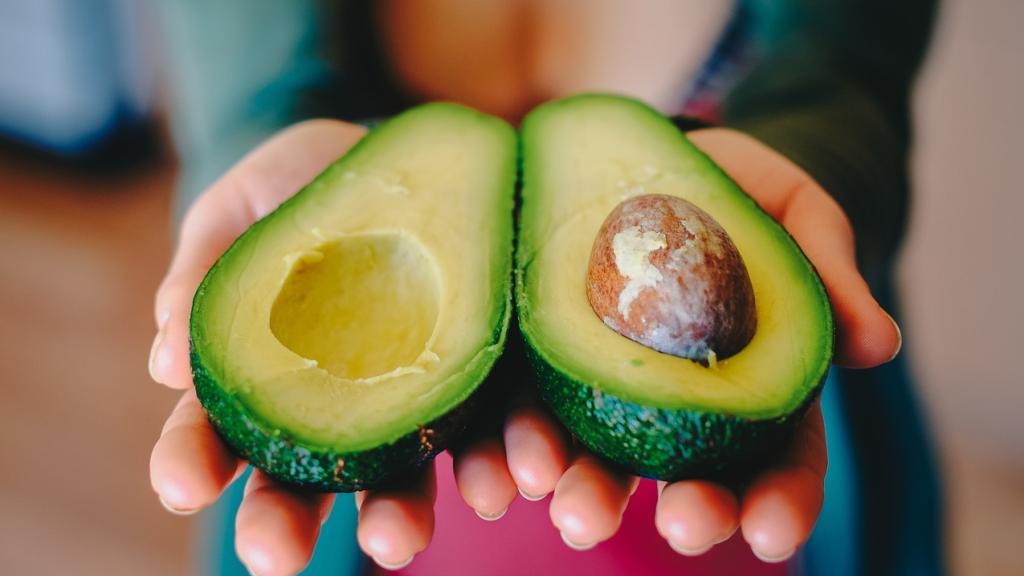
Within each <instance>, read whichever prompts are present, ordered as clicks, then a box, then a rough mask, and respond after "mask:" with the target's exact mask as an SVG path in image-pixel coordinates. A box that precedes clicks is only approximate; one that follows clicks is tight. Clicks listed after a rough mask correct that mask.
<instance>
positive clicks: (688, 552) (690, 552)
mask: <svg viewBox="0 0 1024 576" xmlns="http://www.w3.org/2000/svg"><path fill="white" fill-rule="evenodd" d="M668 545H669V547H671V548H672V549H673V550H675V551H676V552H678V553H680V554H682V555H683V556H700V555H701V554H703V553H705V552H707V551H708V550H711V548H712V547H713V546H714V544H713V543H712V544H708V545H706V546H701V547H700V548H686V547H684V546H680V545H678V544H676V543H675V542H673V541H671V540H669V541H668Z"/></svg>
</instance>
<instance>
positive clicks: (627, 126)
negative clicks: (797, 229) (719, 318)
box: [516, 95, 833, 479]
mask: <svg viewBox="0 0 1024 576" xmlns="http://www.w3.org/2000/svg"><path fill="white" fill-rule="evenodd" d="M522 138H523V150H524V157H523V170H524V172H523V191H522V210H521V215H520V221H519V234H518V240H517V241H518V249H517V253H516V272H517V276H516V282H517V285H516V296H517V305H518V310H519V324H520V328H521V331H522V334H523V337H524V339H525V342H526V344H527V346H526V349H527V353H528V355H529V356H530V358H531V360H532V363H533V365H534V367H535V369H536V371H537V374H538V377H539V384H540V388H541V393H542V396H543V397H544V398H545V400H547V402H548V403H549V404H550V405H551V407H552V409H553V410H554V412H555V413H556V415H558V417H559V418H560V419H561V420H562V421H563V423H565V424H566V426H567V427H568V428H569V429H570V430H571V431H572V432H573V433H574V434H575V435H576V436H577V437H578V438H579V439H580V440H581V441H583V442H584V443H585V444H586V445H587V446H588V447H590V448H591V449H592V450H594V451H596V452H597V453H599V454H602V455H603V456H605V457H607V458H609V459H611V460H613V461H615V462H617V463H619V464H621V465H623V466H626V467H627V468H629V469H630V470H632V471H634V472H636V473H639V474H643V475H646V476H650V477H655V478H662V479H678V478H684V477H701V476H709V477H713V476H720V475H726V474H731V473H732V472H734V471H736V470H739V469H741V468H745V467H747V466H749V465H752V464H754V463H756V462H758V461H761V460H764V459H767V458H770V457H771V456H772V455H773V453H774V452H777V450H778V449H779V446H780V445H781V443H783V442H784V441H785V439H786V438H787V436H788V434H789V430H790V429H791V428H792V426H793V425H794V423H795V422H796V421H798V420H799V418H800V416H802V414H803V411H804V409H805V408H806V407H807V406H808V404H809V403H810V401H811V400H812V399H813V398H814V396H815V395H816V394H817V392H818V390H819V388H820V385H821V383H822V381H823V379H824V377H825V375H826V373H827V371H828V367H829V364H830V361H831V357H832V348H833V327H832V315H831V311H830V307H829V302H828V298H827V296H826V293H825V290H824V288H823V286H822V284H821V281H820V280H819V278H818V276H817V274H816V273H815V271H814V269H813V267H812V266H811V265H810V263H809V262H808V261H807V259H806V258H805V257H804V255H803V253H802V252H801V251H800V249H799V248H798V247H797V245H796V243H795V242H794V241H793V239H792V238H791V237H790V236H789V235H788V234H787V233H786V232H785V230H783V228H782V227H781V226H779V225H778V224H777V223H776V222H775V221H774V220H772V218H771V217H770V216H768V215H767V214H766V213H765V212H764V211H762V210H761V209H760V207H759V206H758V205H757V204H756V203H755V202H754V200H753V199H751V198H750V197H749V196H747V195H746V194H745V193H744V192H743V191H742V190H740V189H739V188H738V187H737V186H736V184H735V183H734V182H732V180H730V179H729V178H728V176H726V175H725V174H724V173H723V172H722V171H721V170H720V169H719V168H718V167H717V166H716V165H715V164H714V163H713V162H712V161H711V160H710V159H709V158H708V157H707V156H705V155H704V154H703V153H701V152H700V151H699V150H698V149H697V148H696V147H694V146H693V145H692V144H691V143H690V142H689V141H688V140H687V139H686V138H685V136H684V135H683V134H682V133H681V132H680V131H679V130H678V129H677V128H676V127H675V126H674V125H673V124H672V123H671V122H670V121H669V120H668V119H666V118H664V117H662V116H661V115H660V114H658V113H657V112H655V111H654V110H652V109H650V108H649V107H647V106H645V105H643V104H640V103H638V102H635V101H632V100H629V99H626V98H621V97H616V96H605V95H583V96H576V97H572V98H568V99H565V100H562V101H557V102H552V103H548V104H545V105H542V106H541V107H539V108H537V109H536V110H534V111H533V112H531V113H530V115H529V116H528V117H527V119H526V120H525V123H524V127H523V136H522ZM640 194H667V195H674V196H679V197H682V198H684V199H686V200H688V201H690V202H692V203H693V204H695V205H697V206H698V207H700V208H701V209H702V210H704V211H705V212H707V213H709V214H710V215H711V216H712V217H713V218H714V219H715V220H717V221H718V223H719V224H721V225H722V227H723V228H724V229H725V230H726V231H727V232H728V234H729V235H730V237H731V238H732V240H733V242H734V243H735V245H736V247H737V249H738V250H739V252H740V254H741V256H742V258H743V261H744V262H745V263H746V265H747V269H748V272H749V274H750V280H751V284H752V286H753V290H754V300H755V303H756V310H757V330H756V332H755V334H754V337H753V339H752V340H751V341H750V343H749V344H747V345H746V347H744V348H743V349H742V350H740V351H739V352H738V353H736V354H735V355H733V356H731V357H729V358H728V359H726V360H724V361H720V362H718V363H717V364H716V365H712V366H704V365H702V364H700V363H697V362H693V361H691V360H687V359H683V358H679V357H676V356H672V355H668V354H662V353H659V352H657V351H655V350H653V349H650V348H647V347H645V346H643V345H641V344H638V343H636V342H634V341H632V340H629V339H627V338H625V337H623V336H621V335H619V334H618V333H616V332H614V331H612V330H611V329H609V328H608V327H607V326H606V325H605V324H604V323H603V322H602V321H601V320H600V319H599V318H598V317H597V315H596V314H594V312H593V310H592V309H591V308H590V304H589V302H588V300H587V296H586V287H585V282H586V276H587V263H588V261H589V255H590V250H591V247H592V245H593V243H594V239H595V237H596V236H597V233H598V231H599V229H600V227H601V224H602V222H603V221H604V219H605V217H606V216H607V215H608V214H609V213H610V212H611V211H612V209H613V208H614V207H615V206H616V205H617V204H619V203H620V202H622V201H623V200H624V199H626V198H629V197H632V196H636V195H640Z"/></svg>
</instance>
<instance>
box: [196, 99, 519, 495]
mask: <svg viewBox="0 0 1024 576" xmlns="http://www.w3.org/2000/svg"><path fill="white" fill-rule="evenodd" d="M516 150H517V142H516V135H515V132H514V131H513V130H512V128H511V127H510V126H508V125H507V124H505V123H504V122H502V121H501V120H498V119H496V118H492V117H490V116H486V115H483V114H480V113H478V112H475V111H472V110H469V109H466V108H463V107H460V106H457V105H454V104H441V103H437V104H428V105H424V106H421V107H418V108H414V109H412V110H410V111H408V112H405V113H403V114H401V115H399V116H396V117H395V118H394V119H392V120H389V121H387V122H386V123H384V124H382V125H381V126H379V127H378V128H376V129H375V130H373V131H372V132H370V133H369V134H368V135H367V136H365V137H364V138H363V139H362V140H361V141H360V142H359V143H358V144H357V145H356V146H355V147H354V148H352V149H351V151H349V152H348V153H347V154H346V155H345V156H343V157H342V158H341V159H339V160H337V161H336V162H335V163H333V164H332V165H331V166H330V167H328V168H327V169H326V170H325V171H324V172H323V173H322V174H320V175H319V176H318V177H316V179H314V180H313V181H312V182H310V183H309V184H308V185H307V186H305V187H304V188H303V189H302V190H301V191H299V192H298V193H297V194H295V195H294V196H293V197H292V198H290V199H289V200H287V201H286V202H284V203H283V204H282V205H281V206H280V207H279V208H277V209H276V210H275V211H274V212H273V213H271V214H269V215H267V216H266V217H264V218H263V219H261V220H259V221H258V222H256V223H255V224H253V225H252V226H251V227H250V228H249V229H248V230H246V231H245V233H243V234H242V235H241V236H240V237H239V238H238V239H237V240H236V241H235V242H234V244H232V246H231V247H230V248H229V249H228V250H227V251H226V252H225V253H224V254H223V255H222V256H221V257H220V259H219V260H218V261H217V262H216V264H214V266H213V267H212V268H211V269H210V270H209V272H208V273H207V275H206V277H205V279H204V280H203V282H202V284H201V285H200V286H199V289H198V290H197V292H196V295H195V298H194V300H193V305H192V314H191V321H190V338H191V362H192V370H193V376H194V380H195V385H196V391H197V393H198V396H199V399H200V401H201V402H202V405H203V407H204V408H205V410H206V412H207V414H208V416H209V419H210V421H211V422H212V423H213V425H214V427H215V428H216V429H217V430H218V432H219V433H220V435H221V436H222V437H223V439H224V440H225V441H226V442H227V444H228V445H230V446H231V447H232V448H233V449H234V450H235V451H236V452H237V453H238V455H239V456H241V457H242V458H245V459H246V460H248V461H249V462H250V463H251V464H253V465H254V466H256V467H258V468H260V469H262V470H264V471H265V472H267V473H268V474H270V475H271V476H273V477H275V478H277V479H279V480H282V481H284V482H288V483H291V484H294V485H298V486H302V487H308V488H311V489H316V490H323V491H353V490H361V489H364V488H371V487H374V486H379V485H381V484H382V483H386V482H389V481H391V480H394V479H395V478H396V477H399V476H400V475H401V474H402V473H404V472H407V471H409V470H411V469H413V468H415V467H417V466H419V465H422V464H423V463H425V462H427V461H429V459H431V458H433V457H434V456H435V455H436V454H438V453H439V452H440V451H442V450H444V449H445V447H446V446H448V445H450V444H451V443H452V442H453V441H454V440H455V439H456V438H457V437H458V436H459V434H460V433H461V432H462V431H463V430H464V428H465V427H466V426H467V424H468V420H467V419H468V417H469V415H470V414H471V413H472V411H473V407H474V404H475V403H477V402H478V401H479V398H480V396H481V394H482V390H483V389H484V388H485V387H484V386H481V384H482V383H483V382H484V380H485V377H486V376H487V374H488V372H489V371H490V369H491V367H492V365H493V364H494V362H495V361H496V360H497V359H498V357H499V355H500V354H501V352H502V349H503V346H504V343H505V336H506V332H507V327H508V323H509V317H510V314H511V292H512V288H511V284H512V281H511V278H512V248H513V222H512V213H513V205H514V194H515V178H516V155H517V151H516Z"/></svg>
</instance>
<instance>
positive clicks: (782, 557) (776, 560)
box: [751, 547, 796, 564]
mask: <svg viewBox="0 0 1024 576" xmlns="http://www.w3.org/2000/svg"><path fill="white" fill-rule="evenodd" d="M751 551H753V552H754V556H757V559H758V560H760V561H761V562H768V563H769V564H777V563H779V562H784V561H786V560H789V559H790V557H791V556H793V553H794V552H796V548H794V549H792V550H789V551H788V552H786V553H784V554H779V555H778V556H769V555H767V554H762V553H760V552H758V551H757V548H753V547H752V548H751Z"/></svg>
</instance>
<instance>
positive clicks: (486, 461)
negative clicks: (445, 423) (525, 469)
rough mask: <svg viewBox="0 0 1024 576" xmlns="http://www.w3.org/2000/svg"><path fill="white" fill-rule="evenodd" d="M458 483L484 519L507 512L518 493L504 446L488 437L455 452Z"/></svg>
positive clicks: (495, 439) (461, 491)
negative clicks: (507, 462) (506, 460)
mask: <svg viewBox="0 0 1024 576" xmlns="http://www.w3.org/2000/svg"><path fill="white" fill-rule="evenodd" d="M454 461H455V465H454V469H455V483H456V485H457V486H458V487H459V493H460V494H462V499H463V500H465V501H466V504H468V505H469V506H470V508H472V509H473V510H475V511H476V513H477V516H480V517H481V518H483V519H484V520H497V519H499V518H501V517H502V516H504V515H505V512H506V511H507V510H508V506H509V504H511V503H512V500H514V499H515V497H516V484H515V482H513V481H512V476H511V475H510V474H509V471H508V465H507V464H506V463H505V447H504V446H503V445H502V443H501V441H500V440H498V439H497V438H485V439H483V440H481V441H479V442H477V443H475V444H473V445H471V446H469V447H468V448H466V449H464V450H461V451H459V453H458V454H456V455H455V460H454Z"/></svg>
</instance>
